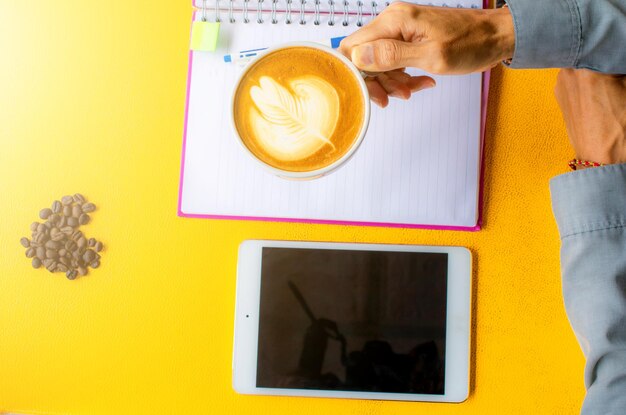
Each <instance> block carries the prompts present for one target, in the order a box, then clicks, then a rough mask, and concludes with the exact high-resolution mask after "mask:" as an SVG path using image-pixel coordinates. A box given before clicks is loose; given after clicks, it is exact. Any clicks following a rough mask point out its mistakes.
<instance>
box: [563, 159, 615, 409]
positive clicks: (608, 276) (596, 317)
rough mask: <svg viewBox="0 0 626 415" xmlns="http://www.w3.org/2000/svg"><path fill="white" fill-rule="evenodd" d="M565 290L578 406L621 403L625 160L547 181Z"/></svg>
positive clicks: (604, 405)
mask: <svg viewBox="0 0 626 415" xmlns="http://www.w3.org/2000/svg"><path fill="white" fill-rule="evenodd" d="M550 187H551V192H552V203H553V209H554V214H555V217H556V220H557V223H558V225H559V231H560V234H561V240H562V247H561V263H562V278H563V296H564V300H565V306H566V310H567V314H568V317H569V319H570V323H571V325H572V327H573V329H574V331H575V333H576V336H577V338H578V340H579V343H580V345H581V348H582V349H583V352H584V354H585V357H586V360H587V361H586V367H585V384H586V386H587V389H588V391H587V396H586V398H585V403H584V405H583V411H582V412H583V414H623V413H624V411H625V410H626V394H625V393H624V391H626V164H620V165H611V166H606V167H601V168H594V169H587V170H584V171H579V172H573V173H568V174H564V175H561V176H558V177H556V178H554V179H552V181H551V183H550Z"/></svg>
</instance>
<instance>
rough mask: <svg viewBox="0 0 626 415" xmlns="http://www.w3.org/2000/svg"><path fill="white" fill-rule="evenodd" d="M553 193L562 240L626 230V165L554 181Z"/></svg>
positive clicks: (575, 173) (554, 208) (585, 171)
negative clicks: (590, 233) (614, 230)
mask: <svg viewBox="0 0 626 415" xmlns="http://www.w3.org/2000/svg"><path fill="white" fill-rule="evenodd" d="M550 192H551V194H552V210H553V211H554V216H555V217H556V222H557V225H558V227H559V232H560V234H561V239H563V238H566V237H568V236H572V235H576V234H580V233H584V232H593V231H600V230H605V229H613V228H620V227H626V163H625V164H611V165H608V166H604V167H595V168H590V169H584V170H578V171H575V172H571V173H566V174H562V175H560V176H557V177H554V178H553V179H552V180H550Z"/></svg>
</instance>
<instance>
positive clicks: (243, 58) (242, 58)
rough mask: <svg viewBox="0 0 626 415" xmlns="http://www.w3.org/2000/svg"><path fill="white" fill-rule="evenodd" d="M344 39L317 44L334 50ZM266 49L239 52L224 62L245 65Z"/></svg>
mask: <svg viewBox="0 0 626 415" xmlns="http://www.w3.org/2000/svg"><path fill="white" fill-rule="evenodd" d="M344 38H345V36H339V37H333V38H330V39H328V40H322V41H316V42H315V43H319V44H321V45H325V46H329V47H331V48H333V49H337V48H338V47H339V44H340V43H341V41H342V40H343V39H344ZM266 49H267V48H259V49H249V50H242V51H241V52H237V53H231V54H228V55H224V62H226V63H238V64H245V63H248V62H249V61H250V60H251V59H252V58H254V57H255V56H257V55H258V54H259V53H261V52H262V51H264V50H266Z"/></svg>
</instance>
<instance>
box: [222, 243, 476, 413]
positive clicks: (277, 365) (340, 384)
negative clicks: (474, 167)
mask: <svg viewBox="0 0 626 415" xmlns="http://www.w3.org/2000/svg"><path fill="white" fill-rule="evenodd" d="M470 297H471V254H470V252H469V251H468V250H467V249H465V248H460V247H442V246H410V245H369V244H345V243H317V242H284V241H246V242H244V243H242V244H241V246H240V247H239V262H238V267H237V305H236V315H235V342H234V352H233V387H234V388H235V390H236V391H237V392H240V393H244V394H258V395H290V396H311V397H327V398H357V399H384V400H405V401H432V402H462V401H464V400H465V399H466V398H467V396H468V391H469V353H470V327H471V324H470V318H471V315H470V311H471V301H470Z"/></svg>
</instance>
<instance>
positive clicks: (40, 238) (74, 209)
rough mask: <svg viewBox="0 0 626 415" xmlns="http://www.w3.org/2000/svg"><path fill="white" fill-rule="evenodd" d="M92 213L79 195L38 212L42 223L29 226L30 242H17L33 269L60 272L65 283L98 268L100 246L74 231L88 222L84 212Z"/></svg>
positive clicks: (25, 239)
mask: <svg viewBox="0 0 626 415" xmlns="http://www.w3.org/2000/svg"><path fill="white" fill-rule="evenodd" d="M95 210H96V206H95V205H94V204H93V203H89V202H87V201H86V199H85V197H84V196H83V195H81V194H80V193H76V194H74V195H73V196H70V195H66V196H63V197H62V198H61V200H60V201H59V200H55V201H53V202H52V205H51V206H50V208H44V209H41V210H40V211H39V217H40V218H41V219H43V220H45V222H43V223H39V222H33V223H31V225H30V230H31V239H30V240H29V239H28V238H26V237H24V238H21V239H20V244H21V245H22V246H23V247H24V248H26V251H25V254H26V256H27V257H28V258H32V260H31V263H32V266H33V268H40V267H42V266H43V267H45V268H46V269H47V270H48V271H49V272H63V273H65V276H66V277H67V279H69V280H74V279H76V277H77V276H79V275H80V276H85V275H87V273H88V268H98V267H99V266H100V254H98V252H101V251H102V250H103V249H104V245H103V244H102V242H99V241H97V240H96V239H95V238H89V239H87V237H85V235H84V234H83V232H82V231H80V230H79V229H78V228H79V227H80V226H83V225H86V224H88V223H89V222H90V221H91V217H90V216H89V215H88V213H91V212H94V211H95Z"/></svg>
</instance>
